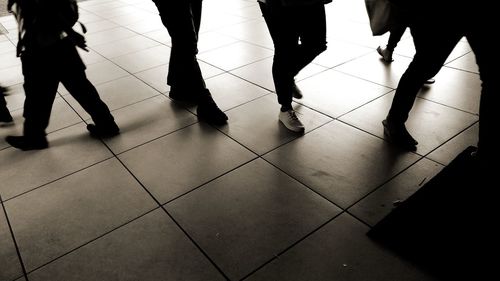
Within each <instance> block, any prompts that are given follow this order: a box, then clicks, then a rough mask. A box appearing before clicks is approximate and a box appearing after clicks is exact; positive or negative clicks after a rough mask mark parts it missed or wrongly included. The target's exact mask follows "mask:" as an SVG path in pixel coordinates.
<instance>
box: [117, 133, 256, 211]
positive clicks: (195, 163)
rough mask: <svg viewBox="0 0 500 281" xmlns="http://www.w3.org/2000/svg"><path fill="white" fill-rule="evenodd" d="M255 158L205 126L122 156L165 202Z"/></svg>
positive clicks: (151, 190) (126, 163) (136, 174)
mask: <svg viewBox="0 0 500 281" xmlns="http://www.w3.org/2000/svg"><path fill="white" fill-rule="evenodd" d="M254 157H255V155H254V154H253V153H251V152H250V151H248V150H246V149H244V148H243V147H241V146H240V145H238V144H237V143H236V142H234V141H233V140H231V139H229V138H228V137H226V136H225V135H223V134H221V133H220V132H219V131H217V130H215V129H213V128H212V127H209V126H207V125H204V124H195V125H192V126H189V127H187V128H184V129H182V130H180V131H177V132H175V133H172V134H170V135H167V136H165V137H162V138H160V139H157V140H155V141H153V142H150V143H147V144H145V145H143V146H140V147H137V148H134V149H132V150H130V151H127V152H125V153H124V154H121V155H120V156H119V158H120V159H121V160H122V161H123V162H124V163H125V165H126V166H127V167H128V168H129V169H130V171H132V173H133V174H134V175H135V176H136V177H137V178H138V179H139V180H140V181H141V182H142V183H143V184H144V186H145V187H146V188H147V189H148V190H149V191H150V192H151V193H152V194H153V196H155V198H156V199H157V200H158V201H160V202H161V203H165V202H167V201H168V200H171V199H173V198H175V197H177V196H179V195H181V194H183V193H185V192H188V191H190V190H192V189H193V188H196V187H198V186H200V185H201V184H204V183H206V182H208V181H209V180H211V179H213V178H215V177H217V176H220V175H222V174H223V173H225V172H228V171H230V170H231V169H233V168H236V167H237V166H239V165H241V164H243V163H245V162H247V161H249V160H251V159H253V158H254Z"/></svg>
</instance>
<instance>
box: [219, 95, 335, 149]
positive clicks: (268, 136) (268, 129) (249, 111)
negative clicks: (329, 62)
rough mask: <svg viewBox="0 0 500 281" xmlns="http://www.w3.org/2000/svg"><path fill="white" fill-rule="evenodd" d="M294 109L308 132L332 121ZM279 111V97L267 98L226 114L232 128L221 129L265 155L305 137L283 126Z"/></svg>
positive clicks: (299, 107)
mask: <svg viewBox="0 0 500 281" xmlns="http://www.w3.org/2000/svg"><path fill="white" fill-rule="evenodd" d="M294 109H295V110H296V111H297V115H298V117H299V118H300V120H301V121H302V123H303V124H304V127H305V129H306V133H307V132H310V131H312V130H314V129H316V128H317V127H319V126H321V125H324V124H325V123H327V122H330V121H331V120H332V119H331V118H329V117H327V116H324V115H322V114H319V113H317V112H315V111H313V110H310V109H309V108H307V107H304V106H301V105H295V107H294ZM279 110H280V106H279V104H278V102H277V99H276V95H275V94H269V95H266V96H264V97H262V98H259V99H257V100H254V101H252V102H249V103H247V104H244V105H242V106H239V107H236V108H233V109H232V110H229V111H228V112H226V113H227V115H228V117H229V121H228V123H229V125H228V126H226V127H223V128H221V130H222V132H224V133H225V134H227V135H228V136H230V137H231V138H233V139H235V140H236V141H238V142H239V143H241V144H243V145H244V146H246V147H248V148H249V149H250V150H252V151H254V152H255V153H257V154H259V155H262V154H264V153H266V152H268V151H270V150H272V149H274V148H276V147H279V146H280V145H282V144H284V143H287V142H289V141H291V140H293V139H296V138H300V137H302V135H300V134H297V133H294V132H292V131H290V130H288V129H287V128H285V126H283V124H281V123H280V121H279V120H278V115H279Z"/></svg>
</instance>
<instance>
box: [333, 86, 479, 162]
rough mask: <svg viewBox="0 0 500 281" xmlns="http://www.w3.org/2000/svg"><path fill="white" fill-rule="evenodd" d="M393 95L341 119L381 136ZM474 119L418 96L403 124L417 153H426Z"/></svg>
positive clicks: (471, 116)
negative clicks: (412, 140) (415, 141)
mask: <svg viewBox="0 0 500 281" xmlns="http://www.w3.org/2000/svg"><path fill="white" fill-rule="evenodd" d="M393 97H394V94H393V93H391V94H388V95H385V96H383V97H381V98H379V99H377V100H375V101H373V102H371V103H369V104H367V105H365V106H363V107H361V108H359V109H356V110H354V111H353V112H350V113H349V114H347V115H345V116H343V117H341V118H340V119H341V120H342V121H345V122H347V123H349V124H350V125H353V126H355V127H357V128H360V129H362V130H364V131H367V132H369V133H371V134H374V135H376V136H379V137H381V138H382V137H383V136H384V129H383V126H382V123H381V122H382V120H384V119H385V117H386V116H387V112H388V111H389V108H390V106H391V103H392V99H393ZM477 120H478V117H477V116H476V115H473V114H469V113H466V112H463V111H458V110H456V109H453V108H450V107H447V106H443V105H440V104H437V103H434V102H431V101H427V100H424V99H420V98H417V99H416V101H415V104H414V106H413V109H412V111H411V112H410V118H409V119H408V122H406V127H407V129H408V131H409V132H410V134H412V136H413V137H414V138H415V139H416V140H417V141H418V145H417V153H419V154H421V155H425V154H427V153H429V152H430V151H432V150H434V149H436V148H437V147H438V146H440V145H442V144H443V143H445V142H447V141H448V140H449V139H450V138H452V137H454V136H455V135H457V134H458V133H459V132H461V131H463V130H464V129H465V128H467V127H469V126H470V125H472V124H473V123H474V122H476V121H477Z"/></svg>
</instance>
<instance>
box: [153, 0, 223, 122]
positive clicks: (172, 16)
mask: <svg viewBox="0 0 500 281" xmlns="http://www.w3.org/2000/svg"><path fill="white" fill-rule="evenodd" d="M153 2H154V3H155V4H156V7H157V8H158V11H159V13H160V17H161V20H162V22H163V25H165V27H166V28H167V30H168V33H169V34H170V37H171V39H172V49H171V52H170V64H169V67H168V76H167V84H168V85H170V93H169V96H170V98H172V99H173V100H176V101H181V102H188V103H192V104H197V105H198V108H197V114H198V118H199V119H201V120H204V121H206V122H208V123H212V124H214V125H224V124H225V123H226V122H227V116H226V114H225V113H224V112H222V110H220V109H219V108H218V107H217V104H216V103H215V101H214V100H213V98H212V95H211V94H210V91H209V90H208V89H207V87H206V85H205V81H204V80H203V76H202V73H201V69H200V66H199V64H198V60H197V59H196V55H197V54H198V32H199V30H200V21H201V11H202V0H182V1H172V0H153Z"/></svg>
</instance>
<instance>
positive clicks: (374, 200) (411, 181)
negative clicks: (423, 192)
mask: <svg viewBox="0 0 500 281" xmlns="http://www.w3.org/2000/svg"><path fill="white" fill-rule="evenodd" d="M442 168H443V166H442V165H439V164H437V163H436V162H433V161H430V160H427V159H425V158H423V159H421V160H420V161H418V162H417V163H415V164H414V165H413V166H411V167H410V168H408V169H407V170H405V171H403V172H402V173H401V174H399V175H397V176H396V177H395V178H393V179H392V180H390V181H389V182H388V183H386V184H384V185H382V186H381V187H379V188H378V189H377V190H376V191H375V192H373V193H372V194H370V195H368V196H367V197H366V198H364V199H363V200H361V201H360V202H358V203H357V204H356V205H354V206H353V207H351V208H350V209H349V212H350V213H351V214H353V215H354V216H356V217H357V218H359V219H361V220H362V221H364V222H366V223H368V224H369V225H371V226H374V225H375V224H377V223H378V222H379V221H380V220H382V219H383V218H384V217H385V216H386V215H388V214H389V213H390V212H391V211H392V209H393V208H394V206H395V203H396V202H401V201H404V200H406V199H407V198H408V197H410V196H411V195H412V194H413V193H415V191H417V190H418V189H420V187H422V186H423V185H424V184H426V183H427V182H429V180H431V179H432V178H433V177H434V176H435V175H436V174H437V173H438V172H439V171H441V169H442Z"/></svg>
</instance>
